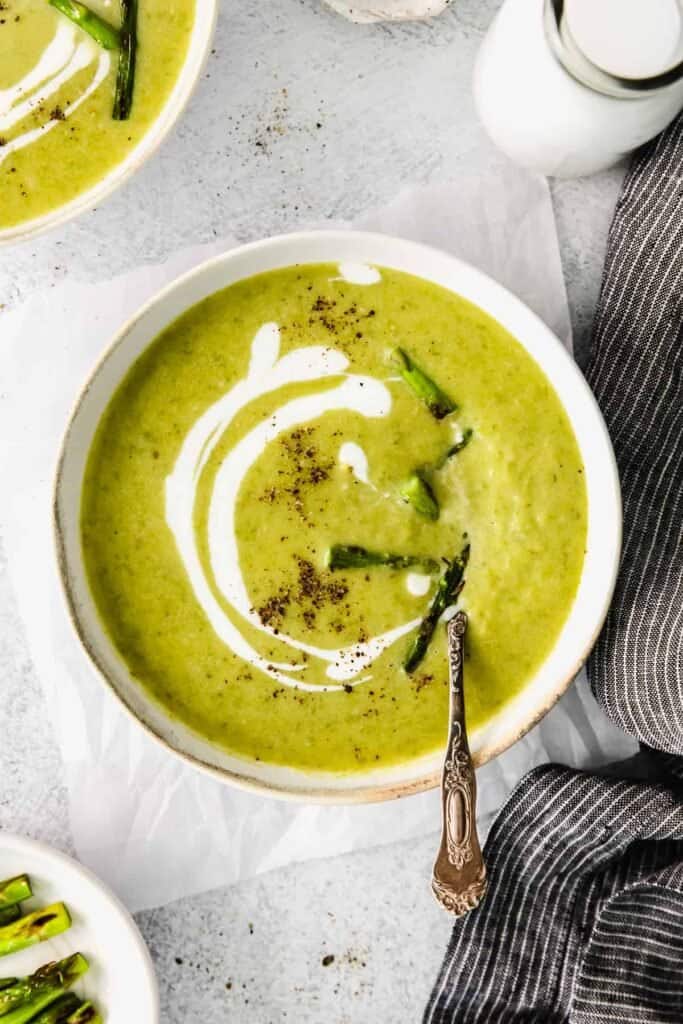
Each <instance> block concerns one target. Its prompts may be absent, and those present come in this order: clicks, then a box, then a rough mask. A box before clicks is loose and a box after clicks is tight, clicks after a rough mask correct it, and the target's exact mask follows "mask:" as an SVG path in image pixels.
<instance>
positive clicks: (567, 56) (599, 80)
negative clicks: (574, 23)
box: [543, 0, 683, 99]
mask: <svg viewBox="0 0 683 1024" xmlns="http://www.w3.org/2000/svg"><path fill="white" fill-rule="evenodd" d="M543 16H544V27H545V34H546V37H547V39H548V42H549V43H550V48H551V50H552V52H553V54H554V56H555V58H556V59H557V60H558V61H559V62H560V64H561V65H562V67H563V68H564V69H565V71H568V72H569V74H570V75H571V76H572V77H573V78H575V79H576V80H577V81H578V82H580V83H581V84H582V85H585V86H587V87H588V88H589V89H592V90H593V91H594V92H601V93H604V94H605V95H606V96H615V97H619V98H622V99H642V98H643V97H644V96H647V95H648V94H649V93H653V92H655V91H657V90H659V89H665V88H666V87H667V86H669V85H673V84H674V83H676V82H678V81H680V80H681V79H682V78H683V60H681V61H679V62H678V64H674V65H673V66H672V67H670V68H668V69H667V70H666V71H662V72H661V73H660V74H658V75H652V76H650V77H648V78H622V77H621V76H619V75H613V74H611V73H610V72H609V71H605V70H604V69H603V68H601V67H599V66H598V65H597V64H594V63H593V61H591V60H590V59H589V58H588V57H587V56H586V55H585V54H584V53H583V52H582V51H581V50H580V48H579V47H578V45H577V43H576V42H575V40H574V38H573V36H572V34H571V32H570V30H569V26H568V24H567V18H566V17H565V0H545V5H544V15H543Z"/></svg>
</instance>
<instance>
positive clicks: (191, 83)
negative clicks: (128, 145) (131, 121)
mask: <svg viewBox="0 0 683 1024" xmlns="http://www.w3.org/2000/svg"><path fill="white" fill-rule="evenodd" d="M195 3H196V14H195V19H194V25H193V27H192V33H191V35H190V41H189V43H188V48H187V55H186V57H185V63H184V64H183V66H182V68H181V70H180V74H179V75H178V78H177V79H176V82H175V85H174V86H173V89H172V90H171V92H170V94H169V96H168V99H167V100H166V102H165V104H164V106H163V107H162V109H161V111H160V113H159V116H158V117H157V119H156V120H155V121H154V122H153V124H152V125H151V126H150V128H149V129H148V131H147V132H146V133H145V134H144V135H143V137H142V138H141V139H140V141H139V143H138V144H137V146H135V148H134V149H132V150H131V151H130V153H129V154H128V156H127V157H126V158H125V160H122V161H121V163H119V164H117V165H116V167H113V168H112V169H111V170H110V171H109V173H108V174H106V175H105V177H104V178H101V179H100V180H99V181H98V182H97V183H96V184H95V185H93V186H92V188H89V189H86V191H85V192H81V193H80V195H78V196H76V197H75V198H74V199H72V200H71V201H70V202H68V203H64V204H63V205H62V206H57V207H56V208H55V209H53V210H49V211H48V212H47V213H44V214H42V215H41V216H40V217H34V218H33V219H32V220H28V221H24V222H23V223H22V224H17V225H15V226H13V227H10V228H4V229H3V228H0V246H2V245H3V244H4V243H6V242H19V241H23V240H24V239H26V238H31V237H32V236H33V235H37V234H40V233H41V232H43V231H48V230H49V229H50V228H54V227H57V226H58V225H59V224H64V223H65V222H66V221H68V220H72V219H73V218H74V217H77V216H78V214H79V213H83V212H84V211H85V210H90V209H92V207H93V206H96V205H97V204H98V203H101V202H102V200H103V199H106V198H107V196H108V195H110V194H111V193H112V192H113V191H114V190H115V189H117V188H118V187H119V185H122V184H123V183H124V182H125V181H127V180H128V178H130V177H131V176H132V175H133V174H135V172H136V171H138V170H139V169H140V168H141V167H142V165H143V164H144V163H145V162H146V161H147V160H148V159H149V158H150V157H151V156H152V154H153V153H155V152H156V150H157V149H158V148H159V146H160V145H161V143H162V142H163V141H164V139H165V138H166V136H167V135H168V133H169V132H170V131H171V129H172V128H173V126H174V125H175V123H176V121H177V120H178V119H179V117H180V115H181V114H182V112H183V110H184V109H185V107H186V106H187V104H188V102H189V99H190V96H191V95H192V92H193V90H194V88H195V86H196V84H197V82H198V81H199V76H200V75H201V73H202V69H203V67H204V62H205V60H206V58H207V56H208V53H209V48H210V46H211V40H212V38H213V30H214V27H215V24H216V17H217V14H218V0H195Z"/></svg>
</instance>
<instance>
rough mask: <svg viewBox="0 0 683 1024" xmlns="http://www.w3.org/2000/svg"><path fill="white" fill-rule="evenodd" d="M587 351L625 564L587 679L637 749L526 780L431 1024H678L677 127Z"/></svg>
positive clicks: (634, 214)
mask: <svg viewBox="0 0 683 1024" xmlns="http://www.w3.org/2000/svg"><path fill="white" fill-rule="evenodd" d="M594 342H595V345H594V357H593V362H592V365H591V367H590V369H589V371H588V374H587V376H588V380H589V383H590V384H591V386H592V388H593V390H594V392H595V394H596V396H597V399H598V402H599V403H600V406H601V408H602V411H603V413H604V415H605V419H606V421H607V425H608V427H609V430H610V434H611V436H612V441H613V443H614V448H615V451H616V455H617V461H618V463H619V470H620V475H621V482H622V490H623V498H624V552H623V558H622V566H621V570H620V575H619V580H618V583H617V589H616V593H615V597H614V602H613V605H612V608H611V610H610V613H609V616H608V618H607V622H606V625H605V628H604V630H603V632H602V635H601V636H600V639H599V641H598V643H597V645H596V648H595V650H594V652H593V654H592V655H591V658H590V661H589V666H588V669H589V678H590V681H591V685H592V687H593V690H594V692H595V695H596V697H597V699H598V701H599V702H600V703H601V705H602V706H603V707H604V709H605V711H606V712H607V714H608V715H610V717H611V718H612V719H614V721H615V722H617V724H618V725H620V726H621V727H622V728H623V729H624V730H626V731H627V732H629V733H631V734H632V735H633V736H635V737H637V738H638V739H639V740H640V741H641V743H642V744H643V752H642V754H641V755H639V756H638V757H637V758H635V759H633V760H632V761H631V762H626V763H623V764H621V765H617V766H613V768H612V769H611V770H606V771H605V772H604V773H603V774H602V775H589V774H586V773H582V772H576V771H573V770H569V769H567V768H563V767H560V766H558V765H547V766H545V767H542V768H538V769H536V770H534V771H533V772H531V773H530V774H529V775H527V776H526V777H525V778H524V779H523V780H522V782H521V783H520V784H519V786H518V787H517V789H516V790H515V792H514V793H513V795H512V797H511V798H510V800H509V802H508V803H507V805H506V806H505V808H504V809H503V811H502V812H501V814H500V816H499V818H498V820H497V821H496V823H495V825H494V826H493V828H492V830H491V833H490V835H489V839H488V842H487V844H486V848H485V857H486V862H487V866H488V871H489V878H490V886H489V895H488V896H487V898H486V900H485V902H484V904H483V905H482V906H481V908H480V909H479V910H477V911H474V912H473V913H471V914H470V915H469V916H468V917H466V918H463V919H461V920H459V921H457V922H456V924H455V926H454V929H453V934H452V937H451V941H450V944H449V947H448V951H447V954H446V958H445V961H444V964H443V967H442V969H441V972H440V975H439V978H438V980H437V983H436V986H435V988H434V991H433V992H432V995H431V998H430V1001H429V1004H428V1006H427V1009H426V1011H425V1016H424V1024H446V1022H448V1024H456V1022H457V1024H485V1022H486V1024H494V1022H495V1024H522V1022H523V1024H683V651H682V648H681V637H682V635H683V630H682V628H681V627H682V625H683V622H682V617H683V386H682V382H681V363H682V360H683V115H681V117H679V119H678V120H677V121H676V122H675V123H674V124H673V125H671V126H670V127H669V128H668V129H667V131H666V132H665V133H664V134H663V135H661V136H660V137H659V138H658V139H656V140H655V141H654V142H653V143H651V144H650V145H649V146H648V147H647V148H646V149H644V150H642V151H641V152H640V153H639V155H638V156H637V157H636V159H635V160H634V163H633V165H632V167H631V169H630V171H629V173H628V175H627V177H626V181H625V184H624V188H623V191H622V194H621V197H620V199H619V202H618V204H617V209H616V212H615V216H614V221H613V223H612V227H611V230H610V235H609V242H608V250H607V259H606V265H605V273H604V278H603V284H602V292H601V295H600V302H599V306H598V312H597V315H596V320H595V327H594ZM615 775H620V776H621V778H618V777H614V776H615Z"/></svg>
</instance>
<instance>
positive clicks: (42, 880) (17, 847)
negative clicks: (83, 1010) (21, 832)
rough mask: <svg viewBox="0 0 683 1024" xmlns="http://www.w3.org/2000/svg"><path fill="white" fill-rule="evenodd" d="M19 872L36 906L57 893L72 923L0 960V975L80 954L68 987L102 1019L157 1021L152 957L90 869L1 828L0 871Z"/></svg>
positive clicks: (111, 1022) (117, 1023) (112, 1023)
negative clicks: (82, 963) (76, 975)
mask: <svg viewBox="0 0 683 1024" xmlns="http://www.w3.org/2000/svg"><path fill="white" fill-rule="evenodd" d="M22 872H26V873H27V874H28V875H29V876H30V878H31V883H32V886H33V892H34V896H33V899H31V900H30V901H28V902H27V903H26V904H24V905H23V906H24V909H25V910H27V911H29V910H37V909H38V908H39V907H45V906H49V905H50V904H51V903H55V902H57V901H58V900H61V902H62V903H65V904H66V905H67V907H68V909H69V912H70V914H71V918H72V922H73V923H72V926H71V928H69V930H68V931H66V932H64V933H63V934H62V935H58V936H56V937H55V938H54V939H48V940H47V941H46V942H41V943H39V944H38V945H37V946H33V947H32V948H31V949H25V950H22V952H21V953H13V954H11V955H10V956H7V957H3V958H2V960H0V973H1V974H2V976H3V977H10V976H11V977H21V976H23V975H26V974H31V973H32V972H33V971H35V970H37V969H38V968H39V967H40V966H41V965H42V964H45V963H48V962H49V961H51V960H61V959H62V958H63V957H66V956H70V954H71V953H82V954H83V955H84V956H85V957H86V959H87V960H88V963H89V964H90V968H89V970H88V971H87V973H86V974H85V975H83V977H82V978H81V979H79V981H78V983H77V984H76V985H75V986H74V992H76V993H77V994H78V995H79V996H81V998H83V999H91V1000H92V1001H93V1003H95V1005H96V1006H97V1008H98V1010H99V1011H100V1013H101V1014H102V1017H103V1019H104V1020H105V1021H106V1022H107V1024H133V1022H138V1021H139V1022H140V1024H143V1022H144V1024H159V994H158V989H157V982H156V976H155V974H154V967H153V966H152V960H151V957H150V955H149V952H148V951H147V947H146V946H145V943H144V942H143V940H142V936H141V935H140V933H139V931H138V930H137V927H136V925H135V922H134V921H133V918H132V917H131V916H130V914H129V913H128V911H127V910H126V909H125V907H124V906H123V904H121V903H119V901H118V900H117V898H116V897H115V896H114V895H112V893H110V892H109V890H108V889H107V888H106V887H105V886H104V885H103V884H102V882H100V881H99V879H97V878H96V877H95V875H93V874H92V873H91V872H90V871H88V870H87V869H86V868H84V867H83V866H82V865H81V864H78V863H77V862H76V861H75V860H71V858H70V857H66V856H65V855H64V854H63V853H59V852H58V851H57V850H53V849H52V848H51V847H49V846H45V845H44V844H43V843H37V842H35V841H34V840H32V839H24V838H23V837H22V836H12V835H7V834H2V835H0V878H12V877H13V876H14V875H18V874H21V873H22Z"/></svg>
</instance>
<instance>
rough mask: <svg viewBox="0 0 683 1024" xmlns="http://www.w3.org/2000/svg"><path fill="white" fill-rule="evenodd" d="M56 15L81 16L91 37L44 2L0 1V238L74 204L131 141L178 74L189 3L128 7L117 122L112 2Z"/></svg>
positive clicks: (162, 1) (117, 16)
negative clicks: (130, 28) (132, 30)
mask: <svg viewBox="0 0 683 1024" xmlns="http://www.w3.org/2000/svg"><path fill="white" fill-rule="evenodd" d="M57 6H60V7H62V8H65V9H69V10H71V11H72V13H73V14H74V15H75V16H77V17H78V16H79V15H83V16H84V17H85V19H86V21H85V22H84V24H87V25H90V26H91V27H92V26H93V25H94V28H92V31H94V32H95V35H96V36H97V38H93V36H92V35H91V34H89V33H88V32H87V31H85V29H84V28H83V27H81V25H79V24H77V23H75V22H74V21H73V20H71V18H69V17H67V16H66V15H65V14H64V13H62V10H57V9H56V7H54V6H51V5H50V3H48V0H0V230H2V229H3V228H9V227H14V226H16V225H19V224H22V223H23V222H25V221H29V220H31V219H33V218H35V217H39V216H41V215H43V214H46V213H49V212H50V211H52V210H54V209H55V208H56V207H59V206H62V205H63V204H64V203H67V202H69V201H70V200H72V199H75V198H76V197H77V196H79V195H80V194H81V193H82V192H84V191H86V190H87V189H88V188H90V187H91V186H93V185H95V184H96V183H97V182H98V181H100V180H101V179H102V178H103V177H105V175H106V174H107V173H108V172H109V171H111V170H112V169H113V168H114V167H116V165H117V164H119V163H120V162H121V161H122V160H123V159H124V158H125V157H126V156H127V155H128V154H129V153H130V151H131V150H132V149H133V148H134V147H135V146H136V145H137V144H138V143H139V142H140V140H141V139H142V137H143V136H144V135H145V133H146V132H147V131H148V129H149V128H150V126H151V125H152V123H153V122H154V120H155V119H156V118H157V117H158V116H159V114H160V112H161V109H162V107H163V105H164V103H165V102H166V100H167V98H168V96H169V93H170V92H171V89H172V87H173V85H174V84H175V81H176V79H177V77H178V74H179V72H180V69H181V66H182V64H183V61H184V59H185V55H186V52H187V46H188V42H189V38H190V33H191V29H192V24H193V20H194V10H195V0H138V5H137V6H138V15H137V46H136V61H135V74H134V76H133V77H132V81H131V76H130V75H128V76H127V83H124V90H123V93H122V96H123V101H124V102H123V109H119V111H118V113H117V117H118V118H119V119H116V118H115V117H114V116H113V115H114V112H115V111H114V103H115V96H116V81H117V74H118V64H119V45H118V40H120V37H119V28H120V27H121V25H122V15H121V4H120V2H119V0H88V3H87V9H86V10H85V13H84V12H83V10H82V8H81V7H77V6H76V5H75V4H73V3H72V0H62V2H61V4H60V3H58V4H57ZM93 16H99V17H101V18H102V19H105V20H106V22H107V23H108V26H102V25H101V24H100V23H99V22H98V21H97V20H96V18H93ZM107 27H109V33H107ZM102 33H104V35H103V34H102ZM102 42H105V43H107V44H108V45H109V47H110V48H106V47H105V46H104V45H102ZM128 89H129V90H130V95H127V93H126V90H128ZM127 101H130V109H129V110H127V109H126V102H127Z"/></svg>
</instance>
